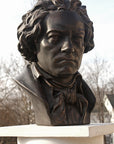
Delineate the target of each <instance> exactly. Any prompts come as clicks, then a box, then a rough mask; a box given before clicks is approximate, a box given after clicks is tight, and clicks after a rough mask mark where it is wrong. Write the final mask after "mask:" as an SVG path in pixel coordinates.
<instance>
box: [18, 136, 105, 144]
mask: <svg viewBox="0 0 114 144" xmlns="http://www.w3.org/2000/svg"><path fill="white" fill-rule="evenodd" d="M17 142H18V144H104V138H103V136H99V137H92V138H18V140H17Z"/></svg>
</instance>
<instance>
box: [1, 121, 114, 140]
mask: <svg viewBox="0 0 114 144" xmlns="http://www.w3.org/2000/svg"><path fill="white" fill-rule="evenodd" d="M113 132H114V123H102V124H89V125H78V126H38V125H36V124H32V125H18V126H7V127H0V137H9V136H10V137H94V136H98V135H106V134H110V133H113Z"/></svg>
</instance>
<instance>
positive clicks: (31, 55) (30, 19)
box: [17, 0, 94, 62]
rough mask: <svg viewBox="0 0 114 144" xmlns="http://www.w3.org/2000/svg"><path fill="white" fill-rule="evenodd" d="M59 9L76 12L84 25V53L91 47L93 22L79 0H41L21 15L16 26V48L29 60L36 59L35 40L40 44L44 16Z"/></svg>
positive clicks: (33, 60) (92, 43)
mask: <svg viewBox="0 0 114 144" xmlns="http://www.w3.org/2000/svg"><path fill="white" fill-rule="evenodd" d="M60 10H70V11H75V12H77V13H78V15H79V16H80V17H81V18H82V20H83V23H84V25H85V39H84V46H85V51H84V53H87V52H88V51H90V50H91V49H93V47H94V42H93V23H92V21H91V20H90V19H89V17H88V15H87V11H86V7H85V6H82V4H81V2H80V1H79V0H41V1H38V2H37V4H36V5H35V6H34V8H33V9H32V10H30V11H29V12H28V13H26V14H25V15H24V16H23V17H22V23H21V24H20V25H19V27H18V28H17V37H18V40H19V43H18V50H19V51H20V53H21V55H22V56H24V58H25V59H26V60H28V61H29V62H37V61H38V59H37V51H38V50H37V49H36V45H35V42H36V41H37V43H39V44H40V40H41V38H42V36H43V32H42V31H43V28H42V25H43V24H42V22H43V20H44V18H45V17H46V16H47V15H48V14H49V13H50V11H60ZM39 48H40V47H39Z"/></svg>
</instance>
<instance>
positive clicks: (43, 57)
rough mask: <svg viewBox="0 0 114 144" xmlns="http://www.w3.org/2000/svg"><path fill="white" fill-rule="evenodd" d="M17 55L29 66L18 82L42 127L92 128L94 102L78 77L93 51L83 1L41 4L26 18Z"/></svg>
mask: <svg viewBox="0 0 114 144" xmlns="http://www.w3.org/2000/svg"><path fill="white" fill-rule="evenodd" d="M22 20H23V22H22V23H21V24H20V26H19V27H18V34H17V35H18V39H19V44H18V49H19V51H20V52H21V54H22V56H24V58H25V59H26V60H27V61H29V64H28V65H27V67H26V68H25V70H24V72H23V73H22V75H20V76H19V77H18V78H17V79H16V82H17V83H18V84H19V85H20V86H21V87H22V88H23V89H24V90H25V91H26V92H27V94H28V95H30V97H31V101H32V103H33V107H34V111H35V117H36V123H37V124H39V125H80V124H88V123H90V113H91V111H92V109H93V107H94V105H95V97H94V95H93V93H92V91H91V90H90V88H89V87H88V85H87V84H86V82H85V81H84V80H83V79H82V76H81V75H80V73H79V72H78V69H79V67H80V64H81V60H82V56H83V53H86V52H88V51H90V50H91V49H92V48H93V47H94V42H93V24H92V22H91V21H90V19H89V17H88V15H87V12H86V7H85V6H82V4H81V2H80V1H79V0H71V1H70V0H52V1H51V0H42V1H38V3H37V4H36V5H35V7H34V8H33V9H32V10H30V11H29V12H28V13H27V14H25V15H24V16H23V17H22Z"/></svg>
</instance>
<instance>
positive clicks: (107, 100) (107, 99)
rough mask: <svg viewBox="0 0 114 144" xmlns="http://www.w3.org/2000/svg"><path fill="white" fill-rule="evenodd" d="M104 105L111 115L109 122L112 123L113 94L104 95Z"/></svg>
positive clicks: (113, 109) (113, 120)
mask: <svg viewBox="0 0 114 144" xmlns="http://www.w3.org/2000/svg"><path fill="white" fill-rule="evenodd" d="M104 105H105V107H106V109H107V110H108V112H109V114H110V115H111V122H112V123H114V94H112V95H109V94H107V95H105V96H104Z"/></svg>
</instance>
